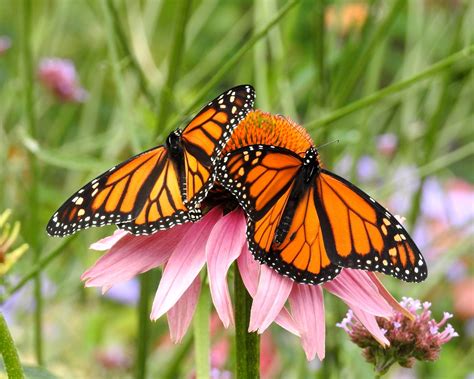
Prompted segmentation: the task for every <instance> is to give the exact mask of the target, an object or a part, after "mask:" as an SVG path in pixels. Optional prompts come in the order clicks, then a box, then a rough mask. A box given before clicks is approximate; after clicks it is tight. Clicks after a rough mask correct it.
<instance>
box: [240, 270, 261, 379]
mask: <svg viewBox="0 0 474 379" xmlns="http://www.w3.org/2000/svg"><path fill="white" fill-rule="evenodd" d="M234 295H235V377H236V379H255V378H259V377H260V336H259V335H258V334H257V333H249V332H248V327H249V321H250V309H251V307H252V297H251V296H250V295H249V293H248V292H247V289H246V288H245V286H244V283H243V282H242V278H241V277H240V273H239V270H238V268H237V266H235V272H234Z"/></svg>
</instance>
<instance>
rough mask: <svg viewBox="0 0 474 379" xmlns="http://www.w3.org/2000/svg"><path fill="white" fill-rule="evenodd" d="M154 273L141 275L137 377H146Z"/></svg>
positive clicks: (139, 378) (142, 378)
mask: <svg viewBox="0 0 474 379" xmlns="http://www.w3.org/2000/svg"><path fill="white" fill-rule="evenodd" d="M152 279H153V273H152V272H151V271H148V272H145V273H144V274H142V275H141V276H140V300H139V303H138V336H137V346H136V347H137V359H136V362H135V365H136V366H135V371H136V374H135V377H136V378H137V379H145V378H146V369H147V367H146V361H147V356H148V348H149V345H150V333H151V332H150V316H149V314H150V294H151V291H152V283H153V280H152Z"/></svg>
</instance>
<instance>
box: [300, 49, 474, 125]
mask: <svg viewBox="0 0 474 379" xmlns="http://www.w3.org/2000/svg"><path fill="white" fill-rule="evenodd" d="M473 54H474V45H470V46H468V47H465V48H464V49H462V50H460V51H458V52H456V53H454V54H452V55H450V56H448V57H446V58H444V59H442V60H440V61H438V62H437V63H435V64H433V65H431V66H430V67H428V68H427V69H426V70H424V71H422V72H420V73H418V74H416V75H413V76H412V77H411V78H408V79H406V80H402V81H400V82H397V83H394V84H391V85H389V86H387V87H385V88H382V89H381V90H379V91H377V92H374V93H373V94H371V95H369V96H366V97H364V98H362V99H360V100H357V101H354V102H352V103H350V104H348V105H346V106H344V107H341V108H339V109H337V110H335V111H334V112H332V113H331V114H329V115H327V116H326V117H323V118H321V119H319V120H314V121H310V122H308V123H307V124H306V125H305V127H306V128H307V129H308V130H310V131H313V130H315V129H316V128H321V127H324V126H327V125H329V124H331V123H332V122H334V121H337V120H339V119H341V118H343V117H345V116H347V115H349V114H351V113H354V112H356V111H359V110H361V109H363V108H366V107H368V106H369V105H372V104H375V103H377V102H379V101H381V100H382V99H384V98H386V97H388V96H390V95H394V94H396V93H399V92H401V91H403V90H404V89H406V88H409V87H411V86H413V85H415V84H417V83H419V82H421V81H423V80H426V79H428V78H430V77H432V76H434V75H436V74H438V73H440V72H442V71H443V70H445V69H447V68H448V67H451V66H452V65H454V64H456V63H458V62H460V61H462V60H464V59H467V58H471V56H472V55H473ZM470 64H472V62H470Z"/></svg>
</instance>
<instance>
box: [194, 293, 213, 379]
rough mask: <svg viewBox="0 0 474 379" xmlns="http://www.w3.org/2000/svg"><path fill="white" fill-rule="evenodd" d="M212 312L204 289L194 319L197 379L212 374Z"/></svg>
mask: <svg viewBox="0 0 474 379" xmlns="http://www.w3.org/2000/svg"><path fill="white" fill-rule="evenodd" d="M210 311H211V303H210V294H209V292H207V290H206V289H204V288H203V289H202V291H201V295H200V296H199V302H198V304H197V307H196V313H195V314H194V319H193V332H194V353H195V359H196V378H197V379H208V378H209V377H210V372H211V367H210V366H211V365H210V363H211V360H210V357H211V337H210V330H209V316H210Z"/></svg>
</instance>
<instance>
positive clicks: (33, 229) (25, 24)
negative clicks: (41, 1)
mask: <svg viewBox="0 0 474 379" xmlns="http://www.w3.org/2000/svg"><path fill="white" fill-rule="evenodd" d="M22 5H23V10H22V12H21V13H22V33H21V37H22V44H21V45H22V49H21V58H22V68H23V88H24V91H23V92H24V102H25V114H26V118H27V127H28V132H29V133H30V135H31V137H32V138H33V139H34V140H36V139H37V136H38V132H37V124H36V113H35V107H34V68H33V48H32V46H31V43H32V42H31V38H32V32H31V25H32V22H33V18H32V14H31V12H32V9H31V8H32V2H31V0H23V3H22ZM21 37H20V38H21ZM28 158H29V164H30V168H31V183H30V191H29V193H28V200H29V202H28V203H29V204H28V205H29V207H28V208H29V224H28V226H29V228H28V229H29V236H30V240H29V241H28V242H29V245H30V246H31V249H32V251H33V260H34V262H35V264H37V263H38V261H39V259H40V246H39V239H38V232H37V228H38V225H39V222H38V209H39V205H38V181H39V177H40V174H39V167H38V161H37V159H36V157H35V155H34V154H31V153H29V154H28ZM34 297H35V312H34V346H35V349H34V350H35V357H36V361H37V363H38V365H42V364H43V332H42V324H43V297H42V294H41V276H40V271H38V272H37V273H36V274H35V276H34Z"/></svg>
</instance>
